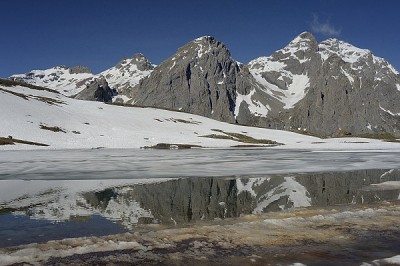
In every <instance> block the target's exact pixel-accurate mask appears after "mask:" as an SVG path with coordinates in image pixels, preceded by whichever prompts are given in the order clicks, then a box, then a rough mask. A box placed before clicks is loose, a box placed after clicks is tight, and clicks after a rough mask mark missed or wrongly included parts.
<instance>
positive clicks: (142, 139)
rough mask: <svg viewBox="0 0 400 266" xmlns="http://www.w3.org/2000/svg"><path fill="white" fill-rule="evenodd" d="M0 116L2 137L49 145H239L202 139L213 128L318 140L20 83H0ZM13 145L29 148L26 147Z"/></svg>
mask: <svg viewBox="0 0 400 266" xmlns="http://www.w3.org/2000/svg"><path fill="white" fill-rule="evenodd" d="M0 119H1V121H2V127H1V128H0V136H2V137H7V136H12V137H13V138H15V139H22V140H29V141H34V142H39V143H43V144H48V145H50V148H93V147H119V148H127V147H131V148H139V147H143V146H151V145H155V144H158V143H178V144H192V145H200V146H203V147H229V146H233V145H238V144H241V143H240V142H237V141H233V140H228V139H213V138H206V137H201V136H204V135H211V134H217V132H216V131H214V130H212V129H219V130H222V131H227V132H236V133H240V132H247V133H246V134H248V135H250V136H252V137H255V138H259V139H261V138H262V139H273V140H275V139H276V140H280V141H283V142H285V143H296V142H301V141H309V142H310V141H315V140H316V138H313V137H308V136H302V135H297V134H294V133H291V132H277V131H271V130H264V129H257V128H250V127H240V126H235V125H231V124H226V123H222V122H218V121H214V120H211V119H207V118H204V117H200V116H195V115H191V114H186V113H179V112H171V111H166V110H159V109H152V108H129V107H121V106H113V105H107V104H103V103H99V102H88V101H80V100H75V99H70V98H67V97H65V96H63V95H61V94H56V93H52V92H48V91H40V90H33V89H30V88H27V87H23V86H14V87H5V86H0ZM49 129H50V130H49ZM51 129H53V131H52V130H51ZM54 131H58V132H54ZM242 134H243V133H242ZM242 144H243V143H242ZM17 147H20V148H29V146H27V145H20V146H17ZM35 147H36V146H35ZM2 148H6V149H7V148H8V149H9V148H11V149H12V148H15V146H13V145H7V146H2Z"/></svg>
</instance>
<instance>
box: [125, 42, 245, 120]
mask: <svg viewBox="0 0 400 266" xmlns="http://www.w3.org/2000/svg"><path fill="white" fill-rule="evenodd" d="M239 72H240V69H239V65H238V64H237V62H236V61H235V60H233V59H232V58H231V55H230V52H229V51H228V49H227V48H226V47H225V45H224V44H223V43H221V42H219V41H217V40H215V39H214V38H213V37H208V36H207V37H202V38H199V39H196V40H194V41H192V42H190V43H188V44H186V45H185V46H183V47H181V48H179V50H178V51H177V53H176V54H175V55H174V56H172V57H171V58H169V59H167V60H166V61H164V62H163V63H161V64H160V65H159V66H157V67H156V68H155V69H154V70H153V72H152V73H151V74H150V75H149V76H148V77H146V78H144V79H142V80H141V81H140V83H139V84H138V85H137V86H136V87H135V88H134V89H133V91H132V93H131V97H132V98H133V99H135V103H136V104H139V105H144V106H155V107H163V108H170V109H174V110H182V111H185V112H190V113H193V114H198V115H202V116H206V117H211V118H214V119H217V120H221V121H227V122H235V116H234V110H235V100H236V83H237V76H238V73H239Z"/></svg>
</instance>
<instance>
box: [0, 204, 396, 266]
mask: <svg viewBox="0 0 400 266" xmlns="http://www.w3.org/2000/svg"><path fill="white" fill-rule="evenodd" d="M399 217H400V202H398V201H396V202H385V203H382V204H379V205H362V206H343V207H340V206H336V207H330V208H328V209H319V208H306V209H298V210H294V211H289V212H278V213H268V214H265V215H246V216H243V217H240V218H238V219H225V220H215V221H213V222H209V223H207V224H206V223H205V222H204V223H203V222H199V223H197V224H192V225H190V226H183V227H179V228H178V227H175V228H166V227H163V226H161V225H148V226H146V227H144V228H141V230H139V229H138V231H136V232H135V233H126V234H121V235H112V236H107V237H88V238H77V239H65V240H61V241H50V242H48V243H45V244H30V245H25V246H19V247H12V248H3V249H0V261H1V262H0V265H13V264H14V265H17V264H18V265H19V263H30V265H36V264H40V265H95V264H96V265H106V264H107V265H184V264H188V263H189V265H221V264H222V265H396V263H397V264H398V263H399V260H398V258H399V256H398V254H399V250H398V247H399V245H400V240H399V239H400V238H399V236H400V224H399V223H398V221H399ZM363 263H364V264H363Z"/></svg>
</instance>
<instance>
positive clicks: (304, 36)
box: [288, 31, 317, 47]
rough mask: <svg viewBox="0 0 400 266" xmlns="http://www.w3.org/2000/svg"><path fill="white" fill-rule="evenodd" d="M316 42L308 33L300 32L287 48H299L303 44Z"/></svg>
mask: <svg viewBox="0 0 400 266" xmlns="http://www.w3.org/2000/svg"><path fill="white" fill-rule="evenodd" d="M316 42H317V40H316V39H315V37H314V35H312V34H311V33H310V32H307V31H305V32H302V33H300V34H299V35H298V36H296V37H295V38H294V39H293V40H292V41H291V42H290V43H289V44H288V46H299V44H300V47H301V46H302V45H304V44H314V43H316Z"/></svg>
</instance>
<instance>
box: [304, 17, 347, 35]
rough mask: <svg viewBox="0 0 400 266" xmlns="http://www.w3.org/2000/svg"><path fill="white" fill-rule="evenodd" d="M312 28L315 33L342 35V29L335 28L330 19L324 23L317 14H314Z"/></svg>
mask: <svg viewBox="0 0 400 266" xmlns="http://www.w3.org/2000/svg"><path fill="white" fill-rule="evenodd" d="M311 30H312V31H313V32H314V33H321V34H323V35H327V36H332V35H340V33H341V31H342V30H341V29H340V30H338V29H335V27H334V26H333V25H331V24H330V22H329V19H328V20H326V21H325V23H322V22H320V21H319V17H318V15H316V14H313V21H312V22H311Z"/></svg>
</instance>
